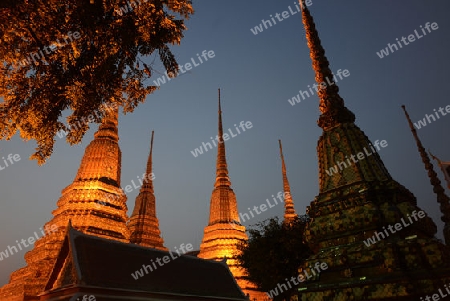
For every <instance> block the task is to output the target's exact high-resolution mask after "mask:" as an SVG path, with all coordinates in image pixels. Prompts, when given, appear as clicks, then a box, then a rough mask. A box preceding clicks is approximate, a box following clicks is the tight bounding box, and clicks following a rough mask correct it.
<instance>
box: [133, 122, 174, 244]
mask: <svg viewBox="0 0 450 301" xmlns="http://www.w3.org/2000/svg"><path fill="white" fill-rule="evenodd" d="M153 136H154V131H152V138H151V142H150V154H149V156H148V160H147V169H146V172H145V174H144V176H143V184H142V187H141V189H140V191H139V194H138V196H137V197H136V202H135V205H134V209H133V214H132V215H131V217H130V221H129V223H128V228H129V229H130V232H131V237H130V242H131V243H134V244H138V245H141V246H145V247H150V248H155V249H159V250H166V251H167V250H168V249H167V248H166V247H165V246H164V240H163V238H162V237H161V231H160V230H159V221H158V218H157V217H156V197H155V194H154V190H153V180H152V176H153V174H152V156H153Z"/></svg>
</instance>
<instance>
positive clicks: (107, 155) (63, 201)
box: [0, 110, 130, 301]
mask: <svg viewBox="0 0 450 301" xmlns="http://www.w3.org/2000/svg"><path fill="white" fill-rule="evenodd" d="M117 124H118V110H113V111H110V112H109V113H108V114H107V116H106V117H105V118H104V120H103V122H102V123H101V125H100V127H99V129H98V131H97V132H96V133H95V135H94V140H93V141H92V142H91V143H90V144H89V145H88V146H87V148H86V150H85V153H84V156H83V159H82V161H81V165H80V167H79V169H78V172H77V175H76V177H75V179H74V181H73V183H72V184H70V185H69V186H67V187H66V188H65V189H63V190H62V195H61V197H60V199H59V200H58V202H57V206H58V208H57V209H56V210H54V211H53V212H52V213H53V216H54V217H53V219H52V220H51V221H50V222H48V223H47V224H46V225H45V228H48V227H52V228H57V231H55V232H53V233H50V234H48V235H46V236H44V237H42V238H41V239H39V240H38V241H36V243H35V245H34V249H32V250H31V251H29V252H27V253H26V255H25V260H26V262H27V266H25V267H24V268H21V269H19V270H17V271H15V272H14V273H12V274H11V278H10V282H9V283H8V284H7V285H5V286H4V287H3V288H2V289H1V290H0V300H2V301H19V300H20V301H22V300H38V299H36V298H37V297H36V296H37V295H38V294H40V293H42V292H43V290H44V286H45V284H46V283H47V281H48V277H49V275H50V272H51V269H52V268H53V265H54V263H55V259H56V257H57V255H58V252H59V250H60V247H61V244H62V242H63V240H64V237H65V232H66V229H67V225H68V223H69V220H71V222H72V225H73V227H74V228H75V229H77V230H79V231H82V232H84V233H86V234H90V235H96V236H99V237H103V238H107V239H113V240H118V241H121V242H129V238H130V233H129V230H128V228H127V226H126V221H127V206H126V200H127V198H126V196H125V194H124V193H123V191H122V189H121V188H120V173H121V151H120V148H119V144H118V140H119V137H118V129H117Z"/></svg>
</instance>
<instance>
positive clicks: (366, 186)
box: [299, 0, 450, 301]
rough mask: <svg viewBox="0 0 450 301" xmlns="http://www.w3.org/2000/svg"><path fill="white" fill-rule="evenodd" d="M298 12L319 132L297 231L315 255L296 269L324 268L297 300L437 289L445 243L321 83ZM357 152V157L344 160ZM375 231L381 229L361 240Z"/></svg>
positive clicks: (332, 90) (335, 92) (311, 30)
mask: <svg viewBox="0 0 450 301" xmlns="http://www.w3.org/2000/svg"><path fill="white" fill-rule="evenodd" d="M302 1H303V0H301V2H302ZM302 19H303V24H304V26H305V29H306V37H307V42H308V46H309V48H310V56H311V59H312V62H313V69H314V71H315V74H316V81H317V83H318V84H319V87H321V88H319V91H318V96H319V98H320V111H321V116H320V118H319V120H318V125H319V126H320V127H321V128H322V129H323V134H322V136H321V137H320V139H319V142H318V146H317V152H318V157H319V187H320V192H319V195H318V196H317V197H316V199H315V200H314V201H313V202H312V203H311V204H310V206H309V207H308V210H307V213H308V214H309V216H310V217H311V222H310V223H309V224H308V226H307V229H306V232H305V239H306V241H307V242H308V244H309V245H310V247H311V248H312V249H313V250H314V253H315V254H314V255H313V256H311V257H310V258H309V259H308V260H307V262H306V263H305V265H304V266H303V267H302V268H301V269H302V270H306V271H307V272H309V271H310V269H309V266H314V264H315V263H316V262H325V263H326V264H327V265H328V269H327V270H325V271H323V272H322V273H320V274H319V275H316V276H315V277H314V279H310V281H307V282H303V283H301V284H300V286H299V293H300V294H301V300H303V301H319V300H323V301H328V300H345V301H347V300H408V301H409V300H420V297H425V296H427V295H433V294H435V293H438V291H439V289H443V288H444V284H448V283H450V248H448V247H447V246H445V245H444V244H443V243H442V242H440V241H439V240H437V239H436V238H435V237H434V235H435V234H436V231H437V228H436V225H435V224H434V222H433V221H432V220H431V219H430V218H429V217H428V216H425V217H423V215H422V218H417V219H414V218H412V214H413V212H414V211H416V213H418V212H420V211H421V209H420V208H419V207H418V206H417V200H416V198H415V196H414V195H413V194H412V193H411V192H410V191H409V190H408V189H406V188H405V187H403V186H402V185H400V184H399V183H398V182H396V181H395V180H394V179H392V177H391V175H390V174H389V172H388V171H387V169H386V168H385V166H384V164H383V162H382V160H381V158H380V156H379V155H378V153H377V152H374V151H373V150H374V149H375V150H376V149H377V147H375V146H374V145H372V143H371V142H370V140H369V139H368V137H367V136H366V135H365V134H364V132H363V131H362V130H361V129H360V128H359V127H358V126H356V125H355V123H354V121H355V115H354V114H353V113H352V112H351V111H350V110H348V109H347V108H346V107H345V105H344V101H343V99H342V98H341V97H340V96H339V88H338V87H337V85H336V84H335V83H334V84H332V85H324V84H322V85H321V83H327V82H329V80H332V81H333V74H332V72H331V70H330V68H329V62H328V60H327V58H326V56H325V51H324V49H323V47H322V45H321V42H320V39H319V36H318V33H317V30H316V28H315V24H314V21H313V18H312V17H311V15H310V13H309V10H308V8H307V7H306V5H304V3H303V4H302ZM361 152H362V153H364V154H365V156H364V158H363V157H362V156H361V157H360V158H362V159H360V160H356V161H357V162H355V161H353V160H350V161H348V160H349V159H350V158H351V156H352V155H354V156H357V154H359V153H361ZM358 159H359V158H358ZM340 162H346V163H351V164H346V166H345V167H344V165H343V164H341V166H342V167H343V168H342V169H340V170H339V172H338V173H333V174H331V175H329V173H327V172H326V171H329V170H330V168H331V167H333V166H335V165H338V164H339V163H340ZM422 214H423V213H422ZM402 219H403V220H402ZM410 219H411V220H410ZM402 221H403V222H407V225H405V223H403V224H402V228H401V230H398V231H395V232H394V231H391V230H388V229H393V227H394V226H395V225H396V224H397V223H402ZM411 221H412V222H411ZM383 227H384V228H383ZM389 227H390V228H389ZM385 230H386V231H385ZM376 232H380V233H384V234H385V235H384V237H382V236H381V234H379V235H378V237H381V238H380V239H377V240H376V242H375V243H372V244H370V245H369V246H368V245H367V244H364V241H366V240H367V239H368V238H372V237H373V235H375V233H376ZM386 234H388V235H386ZM309 274H311V273H309Z"/></svg>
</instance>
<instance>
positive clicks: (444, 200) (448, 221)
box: [402, 106, 450, 246]
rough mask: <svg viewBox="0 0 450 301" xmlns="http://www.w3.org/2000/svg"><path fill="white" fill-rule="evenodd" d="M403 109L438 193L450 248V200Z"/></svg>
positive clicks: (445, 235)
mask: <svg viewBox="0 0 450 301" xmlns="http://www.w3.org/2000/svg"><path fill="white" fill-rule="evenodd" d="M402 109H403V111H404V112H405V116H406V119H407V121H408V125H409V128H410V129H411V132H412V134H413V137H414V140H415V141H416V145H417V149H418V150H419V154H420V157H421V158H422V162H423V164H425V169H426V170H427V172H428V177H429V178H430V183H431V185H432V186H433V191H434V193H436V196H437V201H438V203H439V205H440V206H439V207H440V209H441V212H442V217H441V220H442V221H443V222H444V239H445V244H446V245H447V246H450V198H449V197H448V196H447V195H446V194H445V190H444V187H442V185H441V181H440V180H439V178H438V176H437V174H436V172H435V171H434V168H433V164H431V160H430V158H429V157H428V154H427V152H426V151H425V148H424V147H423V145H422V142H421V141H420V139H419V135H417V131H416V129H415V128H414V125H413V123H412V122H411V118H409V114H408V112H407V111H406V108H405V106H402Z"/></svg>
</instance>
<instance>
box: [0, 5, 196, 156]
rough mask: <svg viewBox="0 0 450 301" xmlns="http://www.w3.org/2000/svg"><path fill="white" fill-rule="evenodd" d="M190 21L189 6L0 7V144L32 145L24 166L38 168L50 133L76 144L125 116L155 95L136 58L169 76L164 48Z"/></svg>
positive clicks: (148, 70)
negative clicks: (112, 111)
mask: <svg viewBox="0 0 450 301" xmlns="http://www.w3.org/2000/svg"><path fill="white" fill-rule="evenodd" d="M130 4H131V7H130ZM121 8H127V10H128V12H124V11H123V10H122V11H121ZM192 13H193V9H192V3H191V0H134V1H132V0H130V1H128V0H63V1H61V0H45V1H44V0H7V1H1V4H0V42H1V43H0V97H2V98H3V103H0V139H10V138H12V137H13V136H14V135H15V134H16V133H17V131H19V132H20V136H21V137H22V138H23V139H26V140H30V139H34V140H36V142H37V148H36V152H35V153H34V154H33V155H32V156H31V158H32V159H37V160H38V163H39V164H42V163H43V162H45V160H46V159H47V158H48V157H49V156H50V155H51V153H52V151H53V145H54V142H55V139H54V138H55V135H56V133H57V132H59V131H61V130H64V131H67V132H69V134H68V135H67V137H66V140H67V142H69V143H70V144H76V143H79V142H80V141H81V139H82V137H83V135H84V134H85V133H86V131H87V130H88V129H89V121H91V122H92V121H94V122H97V123H98V122H100V121H101V118H102V117H103V116H104V115H105V113H106V109H107V108H111V107H112V106H121V107H123V112H124V113H127V112H132V111H133V110H134V109H135V108H136V106H137V105H138V104H139V103H142V102H144V100H145V97H146V96H147V95H148V94H150V93H152V92H153V91H155V89H156V88H157V87H155V86H152V85H149V84H148V82H149V78H150V77H151V75H152V71H153V70H152V64H150V66H148V65H147V64H145V63H144V62H143V61H142V60H141V58H144V57H147V56H150V55H152V54H155V55H157V56H158V55H159V59H160V60H161V62H162V64H163V65H164V68H165V70H166V71H167V73H168V74H169V75H171V76H175V74H176V73H177V70H178V64H177V62H176V60H175V57H174V55H173V54H172V52H171V51H170V49H169V47H168V45H169V44H179V43H180V41H181V38H182V37H183V32H184V30H185V29H186V27H185V25H184V20H185V19H188V18H189V16H190V15H191V14H192ZM66 109H68V110H70V111H71V114H70V115H69V116H68V117H67V120H66V122H64V120H61V119H62V118H61V116H62V112H63V111H64V110H66Z"/></svg>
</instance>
